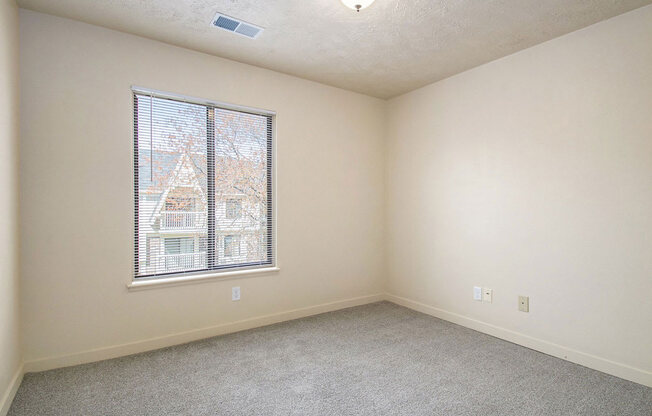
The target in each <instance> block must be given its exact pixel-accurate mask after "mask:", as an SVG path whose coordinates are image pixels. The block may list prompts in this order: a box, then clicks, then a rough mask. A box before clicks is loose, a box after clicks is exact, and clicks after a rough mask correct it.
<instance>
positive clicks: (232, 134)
mask: <svg viewBox="0 0 652 416" xmlns="http://www.w3.org/2000/svg"><path fill="white" fill-rule="evenodd" d="M272 123H273V114H272V113H268V112H264V111H257V110H251V109H240V108H235V107H229V106H222V105H217V104H212V103H210V104H209V103H207V102H205V101H201V100H194V99H188V98H182V97H179V96H175V95H172V94H164V93H154V92H149V91H146V90H141V89H136V88H134V188H135V216H134V217H135V224H134V226H135V235H134V246H135V255H134V260H135V264H134V269H135V277H136V278H153V277H158V276H169V275H175V274H186V273H202V272H207V271H218V270H230V269H236V268H237V269H241V268H258V267H269V266H273V265H274V253H273V244H272V243H273V241H272V239H273V227H272V226H273V217H272V212H273V210H272V160H273V159H272V139H273V137H272V131H273V125H272ZM244 218H246V221H245V220H244ZM220 236H222V237H221V238H222V241H219V239H220ZM220 243H221V244H220ZM220 245H222V247H220Z"/></svg>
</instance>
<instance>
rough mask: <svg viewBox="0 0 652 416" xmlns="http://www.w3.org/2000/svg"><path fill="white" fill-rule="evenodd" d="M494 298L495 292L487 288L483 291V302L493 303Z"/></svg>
mask: <svg viewBox="0 0 652 416" xmlns="http://www.w3.org/2000/svg"><path fill="white" fill-rule="evenodd" d="M492 297H493V290H491V289H487V288H486V287H485V288H484V289H483V290H482V301H483V302H488V303H491V298H492Z"/></svg>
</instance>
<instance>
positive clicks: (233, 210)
mask: <svg viewBox="0 0 652 416" xmlns="http://www.w3.org/2000/svg"><path fill="white" fill-rule="evenodd" d="M225 211H226V219H227V220H237V219H239V218H240V217H241V216H242V202H241V201H240V200H239V199H227V200H226V207H225Z"/></svg>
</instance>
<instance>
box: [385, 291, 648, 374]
mask: <svg viewBox="0 0 652 416" xmlns="http://www.w3.org/2000/svg"><path fill="white" fill-rule="evenodd" d="M385 299H386V300H388V301H390V302H392V303H396V304H398V305H401V306H405V307H406V308H410V309H413V310H415V311H419V312H422V313H425V314H428V315H432V316H434V317H437V318H440V319H443V320H445V321H449V322H453V323H455V324H458V325H462V326H464V327H467V328H471V329H474V330H476V331H479V332H483V333H485V334H488V335H492V336H494V337H497V338H501V339H504V340H506V341H509V342H513V343H514V344H518V345H522V346H524V347H527V348H531V349H533V350H536V351H540V352H543V353H545V354H548V355H552V356H553V357H557V358H561V359H563V360H567V361H570V362H573V363H575V364H580V365H583V366H585V367H589V368H592V369H594V370H598V371H602V372H603V373H607V374H611V375H613V376H616V377H620V378H623V379H625V380H629V381H633V382H635V383H639V384H642V385H644V386H648V387H652V373H650V372H649V371H645V370H642V369H639V368H635V367H631V366H629V365H626V364H622V363H618V362H615V361H611V360H607V359H605V358H601V357H597V356H595V355H592V354H587V353H584V352H581V351H577V350H574V349H572V348H568V347H564V346H562V345H558V344H554V343H552V342H548V341H544V340H542V339H538V338H534V337H531V336H529V335H525V334H522V333H519V332H516V331H512V330H509V329H506V328H501V327H499V326H496V325H492V324H489V323H486V322H482V321H478V320H476V319H472V318H468V317H466V316H463V315H459V314H457V313H453V312H448V311H445V310H443V309H439V308H435V307H434V306H430V305H426V304H424V303H420V302H416V301H414V300H411V299H407V298H403V297H400V296H395V295H391V294H386V297H385Z"/></svg>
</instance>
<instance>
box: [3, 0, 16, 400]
mask: <svg viewBox="0 0 652 416" xmlns="http://www.w3.org/2000/svg"><path fill="white" fill-rule="evenodd" d="M17 152H18V8H17V7H16V4H15V3H14V1H13V0H10V1H1V2H0V213H1V214H0V413H2V406H3V399H4V395H5V394H7V393H8V389H9V388H10V387H11V386H10V384H11V382H12V380H13V378H14V376H15V375H16V373H17V371H18V369H19V367H20V363H21V353H20V320H19V310H20V309H19V305H18V298H19V293H18V286H19V283H18V261H17V260H18V250H17V245H18V244H17V243H18V241H17V240H18V235H17V233H16V232H17V225H16V217H17V215H18V211H17V206H18V204H17V200H18V190H17V189H18V188H17V181H18V176H17V173H18V171H17V167H18V163H17V157H18V153H17Z"/></svg>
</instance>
